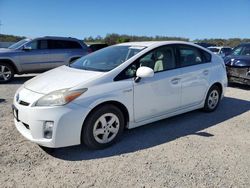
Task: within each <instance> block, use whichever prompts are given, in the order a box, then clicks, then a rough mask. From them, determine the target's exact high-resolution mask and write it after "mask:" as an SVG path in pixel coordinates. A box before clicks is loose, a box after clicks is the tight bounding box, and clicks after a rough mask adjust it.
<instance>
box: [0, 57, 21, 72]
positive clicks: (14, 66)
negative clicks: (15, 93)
mask: <svg viewBox="0 0 250 188" xmlns="http://www.w3.org/2000/svg"><path fill="white" fill-rule="evenodd" d="M0 63H6V64H9V65H10V66H11V67H12V68H13V70H14V73H15V74H18V73H19V71H18V68H17V66H16V65H15V64H14V62H13V61H12V60H10V59H0Z"/></svg>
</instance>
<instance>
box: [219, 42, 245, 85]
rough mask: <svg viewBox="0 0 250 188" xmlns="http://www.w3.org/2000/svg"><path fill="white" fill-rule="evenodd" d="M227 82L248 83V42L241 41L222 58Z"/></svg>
mask: <svg viewBox="0 0 250 188" xmlns="http://www.w3.org/2000/svg"><path fill="white" fill-rule="evenodd" d="M224 62H225V64H226V68H227V76H228V81H229V82H235V83H240V84H246V85H250V43H243V44H240V45H239V46H237V47H236V48H234V49H233V51H232V53H231V55H229V56H227V57H225V58H224Z"/></svg>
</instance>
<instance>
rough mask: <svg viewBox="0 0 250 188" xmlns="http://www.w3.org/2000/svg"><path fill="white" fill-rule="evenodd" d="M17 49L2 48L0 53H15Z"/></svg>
mask: <svg viewBox="0 0 250 188" xmlns="http://www.w3.org/2000/svg"><path fill="white" fill-rule="evenodd" d="M15 51H16V50H15V49H9V48H0V53H8V52H15Z"/></svg>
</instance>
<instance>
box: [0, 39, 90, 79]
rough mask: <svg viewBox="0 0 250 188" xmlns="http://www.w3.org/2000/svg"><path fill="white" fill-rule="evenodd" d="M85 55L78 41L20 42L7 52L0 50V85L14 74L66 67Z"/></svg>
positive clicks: (26, 40) (83, 45)
mask: <svg viewBox="0 0 250 188" xmlns="http://www.w3.org/2000/svg"><path fill="white" fill-rule="evenodd" d="M86 54H88V47H87V45H86V44H85V43H83V42H82V41H80V40H78V39H75V38H66V37H41V38H35V39H23V40H21V41H19V42H17V43H15V44H13V45H12V46H10V47H9V48H7V49H0V82H7V81H10V80H11V79H12V78H13V77H14V75H15V74H24V73H37V72H43V71H47V70H49V69H53V68H55V67H58V66H61V65H66V64H69V63H71V62H72V61H74V60H76V59H78V58H80V57H82V56H84V55H86Z"/></svg>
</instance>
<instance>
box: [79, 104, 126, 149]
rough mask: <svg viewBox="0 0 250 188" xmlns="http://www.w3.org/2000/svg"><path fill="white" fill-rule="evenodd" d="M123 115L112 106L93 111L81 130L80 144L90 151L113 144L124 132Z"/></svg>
mask: <svg viewBox="0 0 250 188" xmlns="http://www.w3.org/2000/svg"><path fill="white" fill-rule="evenodd" d="M124 124H125V123H124V115H123V113H122V111H121V110H120V109H119V108H117V107H116V106H114V105H111V104H110V105H104V106H101V107H99V108H97V109H96V110H95V111H93V112H92V113H91V114H90V115H89V116H88V117H87V119H86V121H85V123H84V125H83V129H82V138H81V140H82V142H83V143H84V144H85V145H86V146H87V147H88V148H90V149H103V148H106V147H108V146H110V145H112V144H114V143H115V142H116V141H117V140H118V139H119V138H120V137H121V135H122V133H123V130H124Z"/></svg>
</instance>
